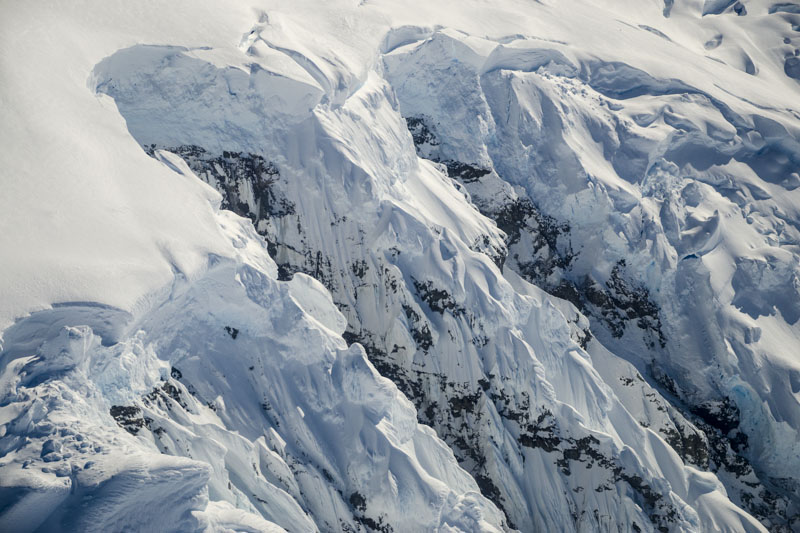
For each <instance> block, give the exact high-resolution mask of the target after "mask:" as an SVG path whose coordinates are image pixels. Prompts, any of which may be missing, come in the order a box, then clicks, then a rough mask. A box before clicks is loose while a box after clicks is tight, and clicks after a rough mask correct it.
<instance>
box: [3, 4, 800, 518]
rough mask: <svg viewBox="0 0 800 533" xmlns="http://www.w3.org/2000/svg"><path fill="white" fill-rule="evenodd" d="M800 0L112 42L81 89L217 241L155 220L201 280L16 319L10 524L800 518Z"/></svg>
mask: <svg viewBox="0 0 800 533" xmlns="http://www.w3.org/2000/svg"><path fill="white" fill-rule="evenodd" d="M796 8H797V6H795V5H793V4H774V3H771V2H763V1H757V0H753V1H751V2H745V1H740V2H719V1H711V0H706V1H705V2H700V1H691V2H688V1H687V2H681V1H680V0H676V2H671V1H670V2H663V3H662V2H655V1H652V2H651V1H647V2H633V1H632V0H631V1H630V2H628V1H626V0H620V1H617V2H613V3H611V5H606V4H605V3H599V2H598V3H595V2H592V1H589V0H587V1H574V2H561V3H555V2H549V1H546V0H543V2H537V3H532V2H531V3H528V2H516V1H513V0H509V1H508V2H499V3H498V5H497V6H491V7H489V6H486V5H485V4H482V3H480V2H475V3H473V2H466V3H461V2H459V3H458V4H453V5H449V4H447V3H444V4H442V5H441V6H435V7H431V6H428V5H427V4H424V3H423V4H420V5H413V6H411V5H409V6H404V7H403V9H400V8H399V7H398V6H396V5H392V4H390V3H389V2H383V1H375V2H364V1H362V2H360V3H358V2H338V1H337V2H331V3H330V5H327V6H321V5H319V3H314V2H305V1H303V2H297V3H296V4H295V5H288V4H287V5H280V4H278V5H274V6H270V7H269V8H263V6H262V9H263V10H261V11H256V10H252V11H249V12H248V13H249V14H250V16H251V17H252V20H251V24H252V26H251V27H240V28H239V29H238V34H236V35H234V34H233V33H231V35H227V34H226V35H225V38H223V39H222V40H220V39H219V38H217V37H214V38H213V39H212V38H211V37H209V42H208V45H207V46H206V45H203V46H195V45H192V46H189V45H188V44H187V43H182V42H176V43H173V44H163V43H167V42H171V40H170V39H168V38H162V40H160V41H153V40H145V39H129V42H127V44H126V45H124V46H122V45H120V46H117V47H116V48H115V50H116V51H114V52H113V53H111V54H110V55H108V56H107V57H105V58H104V59H102V60H101V61H99V62H97V63H96V64H95V65H94V67H93V69H92V70H91V72H90V73H89V72H86V75H87V76H88V80H89V82H88V89H87V88H84V90H86V91H91V93H92V94H93V95H94V96H93V97H94V98H96V99H98V100H101V101H102V102H113V105H108V106H106V107H105V108H104V109H105V111H104V112H105V113H108V114H118V116H121V117H122V118H123V119H124V121H125V125H126V127H127V131H128V132H129V134H130V136H131V137H132V138H133V139H134V140H135V142H130V143H129V145H125V148H124V149H122V148H120V149H119V150H121V151H123V152H125V154H126V155H125V157H126V158H127V157H130V158H134V159H133V160H135V161H136V165H138V166H135V168H136V169H137V171H140V172H148V169H153V168H156V167H158V172H161V173H162V175H161V176H160V177H159V179H162V180H172V181H173V182H174V183H175V184H176V185H175V187H176V188H175V190H181V191H183V193H182V194H185V195H186V198H187V200H186V202H185V203H182V200H181V197H178V198H176V199H175V200H177V201H176V202H175V203H173V204H169V205H171V206H173V207H172V209H175V210H178V211H180V210H183V212H181V213H180V214H179V215H180V217H183V218H182V219H185V220H188V221H195V222H196V224H197V225H198V227H202V228H204V230H203V231H204V232H205V233H207V234H209V235H212V236H213V239H214V242H213V245H212V244H208V245H206V244H203V245H202V246H201V244H200V240H199V237H198V238H197V239H198V240H197V242H198V248H203V246H205V248H203V249H206V251H205V252H202V253H201V254H200V256H202V261H195V262H194V263H193V262H192V261H191V260H189V259H188V257H189V256H190V254H189V252H185V253H184V254H181V253H175V252H172V251H171V250H174V248H173V247H172V245H171V244H169V243H168V242H167V240H168V239H167V238H166V237H164V238H161V237H159V231H160V230H159V228H157V227H154V228H150V229H148V230H147V231H150V233H149V234H148V236H147V238H148V239H152V240H153V242H156V243H158V244H157V246H158V247H159V249H160V250H163V255H164V257H166V258H167V260H168V263H169V265H170V269H171V272H172V274H171V279H170V280H169V281H168V282H167V283H166V284H161V285H160V286H159V287H158V288H157V289H155V290H152V289H148V290H147V291H144V292H142V293H141V294H138V295H136V298H134V299H133V300H132V301H134V302H135V303H133V304H130V305H127V306H125V305H122V304H119V303H118V302H117V301H116V300H114V299H113V298H112V297H111V296H109V297H108V298H105V297H91V296H89V295H88V292H87V296H85V297H83V299H82V300H76V301H69V302H66V303H65V302H64V301H63V299H59V298H58V297H56V296H53V297H52V299H51V300H50V301H49V302H47V305H45V306H40V307H39V308H36V309H34V308H31V307H30V306H28V307H25V305H28V304H24V305H23V304H22V303H20V304H19V306H18V308H14V307H10V308H11V309H14V313H16V314H14V315H13V316H12V318H16V320H15V321H14V322H13V324H11V325H9V326H8V327H7V328H6V329H5V330H4V331H3V332H2V344H0V349H2V352H0V530H1V531H123V530H124V531H134V530H138V531H167V530H169V531H230V530H234V531H284V530H285V531H303V532H306V531H349V532H357V531H380V532H384V533H388V532H395V533H400V532H405V531H409V532H410V531H452V532H455V531H476V532H477V531H487V532H488V531H497V532H500V531H510V530H519V531H522V532H533V531H663V532H667V531H765V530H768V531H778V532H791V531H800V190H799V189H800V107H798V102H800V85H798V81H797V79H798V78H799V77H800V76H798V73H797V70H798V69H797V68H796V67H797V64H798V62H797V57H798V54H799V53H800V52H798V50H797V49H796V48H793V47H794V46H797V43H798V42H800V41H798V39H800V36H798V31H800V10H798V9H796ZM6 9H7V8H6ZM211 12H213V9H212V10H211ZM204 13H205V11H204ZM206 15H208V14H207V13H206ZM198 16H199V15H198ZM192 23H196V24H197V25H198V27H200V26H201V21H200V19H198V20H195V21H193V22H191V21H187V22H186V24H192ZM209 23H210V22H209V21H208V20H205V19H203V20H202V24H209ZM227 23H228V22H227V20H226V21H225V22H224V23H221V24H222V25H223V26H224V25H225V24H227ZM600 28H602V30H600ZM148 35H149V34H148ZM165 35H167V34H165ZM76 39H78V40H80V37H76ZM87 42H88V41H87ZM224 42H228V44H227V45H224V44H221V43H224ZM87 146H88V145H87ZM115 146H116V145H115ZM120 146H122V145H120ZM126 150H127V151H126ZM97 183H98V184H99V183H100V181H97ZM178 187H180V189H178ZM42 194H43V195H45V197H46V196H47V192H46V191H45V192H44V193H42ZM147 197H148V192H147V191H144V192H143V193H142V200H141V203H142V205H144V204H145V203H147V205H154V204H153V200H152V199H146V198H147ZM57 200H58V199H57V198H53V199H51V200H47V198H45V200H44V201H45V202H47V201H52V202H56V201H57ZM137 201H138V200H134V202H133V204H132V205H133V206H132V207H131V206H129V207H127V208H125V209H119V210H118V211H119V212H124V211H126V210H132V211H133V212H134V213H145V212H146V211H144V210H142V211H137V209H139V208H138V207H136V205H135V204H136V202H137ZM142 209H143V208H142ZM80 216H81V213H72V214H69V215H67V216H66V219H65V220H66V222H65V224H69V220H73V219H78V218H79V217H80ZM70 217H71V218H70ZM145 218H146V217H145V216H143V215H138V218H135V220H136V221H137V222H135V224H141V225H142V227H145V226H146V225H147V222H146V221H145V220H144V219H145ZM143 231H145V230H143ZM185 235H192V234H191V233H189V232H187V233H186V234H185ZM186 238H187V239H189V240H191V239H194V238H195V237H186ZM99 253H101V254H102V250H101V251H100V252H99ZM142 257H144V256H142ZM96 260H97V259H96V258H92V257H88V258H86V260H85V261H86V263H87V264H89V263H90V262H91V261H96ZM103 261H111V262H113V261H114V258H113V257H112V258H108V257H106V258H104V259H103ZM142 261H143V262H145V261H146V260H144V259H142ZM30 268H31V269H36V268H37V266H36V264H31V265H30ZM124 279H125V278H122V279H121V280H120V284H121V285H124V284H125V281H124ZM9 294H11V293H10V292H9ZM77 295H78V296H81V295H80V294H77ZM19 317H21V318H19ZM2 318H3V320H5V319H6V317H5V316H3V317H2ZM4 326H5V324H4Z"/></svg>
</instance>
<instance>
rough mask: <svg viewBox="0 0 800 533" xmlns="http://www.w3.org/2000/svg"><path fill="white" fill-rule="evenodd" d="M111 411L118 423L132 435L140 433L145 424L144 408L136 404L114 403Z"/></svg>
mask: <svg viewBox="0 0 800 533" xmlns="http://www.w3.org/2000/svg"><path fill="white" fill-rule="evenodd" d="M110 413H111V416H112V417H114V420H116V421H117V424H118V425H119V426H120V427H121V428H122V429H124V430H125V431H127V432H128V433H130V434H131V435H136V434H137V433H139V430H140V429H142V428H143V427H144V425H145V422H144V418H143V417H142V416H141V415H142V410H141V409H139V408H138V407H136V406H135V405H112V406H111V410H110Z"/></svg>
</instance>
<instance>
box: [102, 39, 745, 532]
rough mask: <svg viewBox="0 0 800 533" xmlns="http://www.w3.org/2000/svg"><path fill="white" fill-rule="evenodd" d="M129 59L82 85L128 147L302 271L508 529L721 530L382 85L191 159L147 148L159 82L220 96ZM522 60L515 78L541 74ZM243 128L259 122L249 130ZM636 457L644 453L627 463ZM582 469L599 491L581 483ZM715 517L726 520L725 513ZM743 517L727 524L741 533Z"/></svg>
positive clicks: (158, 115) (210, 78)
mask: <svg viewBox="0 0 800 533" xmlns="http://www.w3.org/2000/svg"><path fill="white" fill-rule="evenodd" d="M134 50H135V49H134ZM175 52H176V53H178V54H183V53H184V52H183V51H181V50H176V51H175ZM130 53H133V52H132V51H126V52H125V53H124V54H120V55H119V56H112V57H111V58H109V59H107V60H105V61H104V62H103V63H101V64H100V65H99V66H98V69H97V70H96V71H95V76H96V78H97V80H98V88H99V90H101V91H104V92H107V93H108V94H109V95H111V96H113V97H114V98H115V100H116V101H118V102H119V104H118V105H119V106H120V110H121V112H122V113H123V114H124V115H125V116H126V117H128V116H130V117H133V118H131V119H128V125H129V128H130V129H131V133H132V134H133V135H134V137H136V138H137V140H138V141H139V142H140V143H141V144H142V145H144V146H145V147H147V148H148V150H149V151H150V152H151V153H153V154H154V155H155V154H156V153H157V152H156V150H157V149H158V147H160V146H163V143H164V142H167V143H169V144H168V145H167V146H166V147H167V148H171V149H172V150H173V151H174V152H175V153H177V154H180V155H183V156H184V157H185V159H186V161H187V163H188V164H189V166H190V167H191V168H193V169H194V170H195V171H196V172H198V173H199V174H200V175H201V176H202V177H203V179H204V180H205V181H206V182H208V183H210V184H213V185H215V186H216V187H217V188H219V189H220V190H221V191H225V192H227V194H228V198H227V201H228V203H229V204H230V205H231V206H235V207H234V208H235V209H237V210H240V213H241V214H244V215H248V216H250V217H251V218H252V219H253V220H254V222H255V223H256V226H257V227H258V228H259V229H260V230H261V231H262V233H263V234H264V235H265V236H266V238H267V241H268V242H269V243H270V246H271V247H272V249H273V251H274V255H275V257H276V259H277V260H278V262H279V266H280V269H281V271H283V272H285V275H287V276H288V274H290V273H291V272H294V271H301V272H307V273H309V274H312V275H314V276H315V277H317V278H318V279H320V280H321V281H322V282H323V283H324V284H325V285H326V286H327V287H328V288H329V289H331V291H332V292H333V294H334V297H335V298H336V303H337V305H338V306H339V308H340V309H342V310H343V312H344V313H345V316H346V317H347V325H348V327H347V332H346V334H345V337H346V338H348V339H349V340H351V341H359V342H361V343H362V344H363V345H364V346H365V347H366V349H367V353H368V355H369V357H370V358H371V360H372V362H373V363H374V364H375V366H376V368H377V369H378V370H379V371H380V372H382V373H383V374H384V375H386V376H388V377H390V378H392V379H393V380H395V382H396V383H397V384H398V385H399V386H400V387H401V389H402V390H403V392H405V394H406V395H407V396H408V397H409V398H410V399H412V401H414V402H415V403H416V406H417V408H418V409H419V412H420V414H419V416H420V419H421V420H423V421H424V422H426V423H429V424H431V425H432V426H433V427H434V428H435V429H436V430H437V432H438V433H439V434H440V435H441V436H442V437H443V438H444V440H445V441H446V442H448V443H449V444H450V445H451V446H452V447H453V449H454V450H455V452H456V454H457V456H458V457H459V459H460V460H461V463H462V465H464V466H465V467H466V468H467V469H468V470H469V471H470V472H471V473H472V474H473V475H474V476H475V478H476V479H477V480H478V483H479V485H480V487H481V489H482V491H483V492H484V494H486V495H487V496H489V497H490V498H492V499H493V501H495V502H496V503H497V504H498V505H499V506H500V507H501V508H502V509H503V510H504V511H505V513H506V515H507V517H508V519H509V523H510V524H513V526H514V527H518V528H521V529H522V530H530V529H532V528H537V527H546V528H555V527H562V524H564V523H565V521H566V523H569V522H572V523H574V524H575V525H576V527H583V526H580V524H592V526H591V527H593V528H601V529H616V528H621V527H623V525H622V524H623V523H625V522H627V521H630V522H631V523H636V524H641V526H637V527H656V528H669V527H673V526H678V527H681V528H684V529H692V528H696V527H701V525H702V524H704V523H714V522H716V521H718V520H719V518H716V517H712V515H708V514H705V516H699V515H698V514H697V513H698V511H697V510H694V509H692V508H691V507H688V506H687V503H688V502H687V501H686V498H688V497H689V494H690V493H691V494H693V495H695V496H697V494H707V495H708V496H706V497H711V498H714V499H718V497H717V496H712V495H713V494H715V491H717V490H719V485H715V483H717V482H714V483H712V484H711V485H708V483H707V482H705V481H703V482H700V481H699V479H698V478H696V477H695V476H694V474H691V473H690V472H689V471H684V470H683V466H682V464H681V461H680V459H679V458H678V456H677V454H676V453H675V452H674V451H672V450H671V449H670V448H669V446H668V445H667V444H666V443H665V442H664V441H662V440H660V439H659V438H658V437H657V436H655V434H653V433H650V436H649V437H647V436H645V433H648V432H647V431H646V430H644V429H643V428H642V427H641V426H640V424H639V423H638V421H637V420H636V419H634V418H633V417H632V416H630V415H629V414H628V413H627V412H626V411H625V409H624V407H623V406H622V404H621V403H619V401H618V400H617V399H616V398H615V397H614V395H613V394H612V393H610V391H609V390H608V388H607V387H606V386H604V385H603V384H602V379H601V378H600V377H599V376H598V375H597V374H596V373H595V372H594V371H593V370H592V369H591V364H590V363H589V361H588V359H587V358H588V356H587V355H586V354H585V353H584V352H583V351H582V349H581V348H580V347H579V346H578V345H577V344H576V343H575V341H574V340H573V339H572V338H571V332H570V327H569V322H568V321H567V320H566V318H565V316H564V314H562V312H561V311H559V310H558V308H557V307H555V306H554V305H553V303H552V302H551V301H550V300H549V299H548V298H547V297H545V296H544V295H543V294H541V293H539V292H538V291H536V290H534V289H533V288H532V287H530V286H529V285H527V284H526V283H525V282H523V281H522V280H518V281H517V283H518V284H519V287H517V288H515V287H514V286H513V285H511V284H510V283H509V282H508V281H506V280H505V279H504V278H503V277H502V275H501V273H500V272H499V270H498V269H497V266H496V264H495V262H500V261H501V260H502V256H503V255H504V254H505V243H504V235H503V233H501V232H500V231H499V230H498V229H497V228H495V227H493V225H492V224H491V223H490V222H489V221H488V220H487V219H485V218H484V217H482V216H481V215H479V213H478V212H477V211H476V210H475V208H473V207H471V206H470V204H469V203H468V202H467V197H465V196H464V194H463V193H461V192H459V191H458V189H456V188H454V187H453V184H452V182H448V181H447V178H446V176H445V174H443V173H442V169H440V168H437V167H436V166H434V165H432V164H431V163H428V162H424V161H420V160H418V159H417V158H416V156H415V154H414V146H413V144H412V142H411V139H410V138H409V136H408V133H406V132H405V126H406V124H405V121H404V120H403V119H402V118H401V117H400V114H399V113H398V110H397V109H396V107H394V100H393V96H392V95H391V93H390V92H389V90H388V87H387V86H386V84H385V82H382V81H380V80H379V79H378V78H377V77H376V76H370V78H369V79H368V81H367V82H366V83H365V84H364V85H363V86H362V87H361V88H360V89H359V90H358V91H357V92H355V93H353V95H352V96H351V97H350V98H349V99H348V100H347V101H346V102H345V103H344V105H343V106H342V107H341V108H330V109H324V108H320V109H317V110H316V111H315V112H314V115H313V116H312V117H311V118H309V119H308V120H307V121H306V122H304V123H300V124H297V125H294V124H291V123H286V122H280V123H277V124H276V123H271V127H272V128H275V130H276V132H275V133H271V134H270V135H269V136H268V139H270V141H272V143H274V142H275V141H273V139H278V138H282V139H283V141H281V144H279V145H274V144H271V143H269V142H268V143H265V146H264V147H263V148H262V150H261V152H260V154H263V155H256V154H253V153H251V152H247V153H242V152H237V151H233V150H229V151H225V153H224V154H220V155H215V154H214V153H213V152H211V153H209V152H208V151H207V150H205V149H203V148H202V147H193V146H192V145H193V143H195V142H197V141H198V137H197V136H196V135H195V134H191V133H190V134H187V135H186V136H185V137H183V138H181V137H178V138H169V139H166V140H165V139H164V138H163V137H159V136H158V135H163V134H162V133H159V134H158V135H156V136H152V137H151V136H150V135H151V132H152V131H158V132H162V131H164V130H163V129H162V128H160V127H159V126H158V124H159V122H160V121H161V120H166V121H167V122H168V123H170V122H176V121H177V119H176V118H175V116H176V115H177V116H180V115H181V114H183V113H185V111H184V110H183V109H181V108H174V107H172V108H169V109H167V107H166V106H164V105H162V104H161V102H162V99H163V96H162V95H164V94H167V93H169V92H170V91H171V89H170V87H171V84H173V83H176V81H177V82H178V83H184V82H186V83H191V84H192V87H196V86H197V85H198V82H197V79H198V76H199V77H200V78H201V79H202V80H203V81H202V82H201V83H200V84H199V86H200V87H204V88H207V90H209V91H211V92H212V93H214V94H218V91H217V90H216V89H215V88H214V85H215V83H216V82H215V81H214V80H217V79H219V77H218V75H217V74H215V73H211V72H207V68H208V67H207V66H205V65H201V64H198V65H197V68H196V72H195V74H194V75H192V76H187V77H186V78H185V81H183V80H174V79H173V78H172V77H171V76H169V66H168V65H169V63H168V64H167V66H165V65H164V63H163V62H160V61H159V62H153V63H151V64H149V65H141V66H139V65H138V64H137V68H136V69H132V70H131V71H130V73H129V77H130V78H128V77H125V76H123V75H122V73H121V72H120V71H119V69H118V64H119V63H120V62H123V61H125V57H126V55H128V54H130ZM501 55H502V54H501ZM532 58H533V59H525V60H524V62H530V61H532V60H537V61H538V60H539V59H537V56H535V55H534V56H532ZM176 61H178V62H181V61H182V60H180V59H176ZM496 61H497V62H498V64H499V63H500V62H502V61H505V60H503V59H497V60H496ZM526 64H527V63H526ZM490 71H491V70H490ZM112 72H113V75H112V74H111V73H112ZM200 73H205V74H200ZM107 77H108V78H112V79H113V83H111V82H108V83H107V82H106V81H105V80H106V78H107ZM129 79H130V80H141V79H147V80H150V82H149V83H147V84H142V83H140V82H138V81H136V82H135V83H134V82H133V81H129ZM189 90H191V89H188V88H184V87H179V88H176V91H177V92H179V93H181V92H185V91H189ZM203 98H204V97H203V96H201V97H200V98H199V100H200V101H202V100H203ZM230 98H233V99H236V98H237V97H236V95H231V96H230ZM192 105H194V104H192ZM217 105H219V106H221V107H225V103H224V102H220V103H218V104H217ZM165 114H167V116H166V117H165ZM266 114H267V115H269V114H270V112H269V110H267V112H266ZM199 117H202V118H207V119H208V121H207V122H206V121H205V120H203V121H201V122H198V116H195V117H194V118H193V119H192V121H193V122H194V127H197V128H198V129H199V130H200V131H214V130H215V129H217V128H218V125H217V122H218V120H219V119H218V118H216V117H215V116H214V115H208V116H206V115H199ZM357 117H358V118H357ZM364 117H373V119H372V120H373V124H372V126H371V127H370V128H364V127H363V125H362V124H360V123H357V122H355V121H356V119H357V120H358V122H362V121H363V120H364ZM187 118H188V117H187ZM243 123H244V124H260V122H259V120H258V119H256V118H248V119H246V120H244V121H243ZM140 124H144V126H140ZM186 127H187V128H192V125H191V123H189V122H187V126H186ZM175 131H176V132H178V130H177V129H176V130H175ZM245 133H246V134H247V135H249V136H251V138H252V140H248V141H245V142H246V143H248V145H249V146H253V144H254V143H255V142H256V141H255V139H260V138H261V137H260V135H261V132H260V131H259V130H258V129H254V130H253V131H249V132H245ZM176 134H177V135H180V133H176ZM241 146H242V144H241V143H237V144H235V145H234V147H235V148H241ZM294 146H297V147H301V146H302V149H301V150H298V148H292V147H294ZM295 150H297V151H298V152H300V153H296V152H295ZM314 152H317V153H319V154H320V155H321V157H322V161H323V163H324V164H323V166H322V168H324V169H325V170H324V173H323V174H321V173H320V171H319V167H318V166H317V165H318V164H317V163H316V162H315V161H314V160H313V159H308V157H307V156H303V154H304V153H314ZM215 161H218V162H219V163H216V164H215V163H214V162H215ZM223 161H224V163H223ZM264 161H269V163H264ZM256 168H264V169H274V170H269V171H268V172H267V175H268V176H269V178H268V179H269V185H268V189H269V191H270V192H269V195H266V196H265V195H264V194H260V195H256V194H254V191H256V190H257V189H258V186H259V183H263V182H262V181H261V180H262V179H263V176H264V175H265V174H264V172H262V171H257V172H249V171H248V169H256ZM450 170H452V171H459V170H462V169H460V168H459V167H457V166H451V169H450ZM480 178H481V175H480V173H479V172H478V173H476V179H477V180H480ZM248 191H253V192H248ZM309 191H319V193H316V194H312V195H309ZM343 193H346V194H343ZM277 195H280V197H281V198H282V200H281V201H282V202H283V205H287V206H291V209H285V210H283V211H280V212H272V211H270V210H268V211H267V212H265V211H264V210H263V209H262V206H263V205H264V203H265V202H266V201H267V199H268V198H271V197H277ZM445 199H446V200H447V201H446V202H445ZM492 259H495V261H492ZM298 275H299V274H298ZM559 305H561V304H559ZM562 307H563V306H562ZM563 308H564V309H565V312H566V313H567V314H568V315H569V314H574V311H568V310H567V309H568V307H563ZM573 320H576V321H578V320H582V319H579V318H577V317H576V318H573ZM576 411H577V412H578V413H581V415H580V418H577V419H576V418H575V416H574V415H573V414H572V413H574V412H576ZM276 420H280V418H277V419H276ZM652 439H654V440H652ZM642 441H646V442H651V444H650V445H648V447H647V449H646V450H639V452H638V453H637V454H631V453H630V451H629V450H631V449H632V446H633V444H634V443H637V444H638V443H639V442H642ZM626 442H627V443H629V444H626ZM584 465H585V466H584ZM666 465H672V466H670V467H667V466H666ZM592 467H595V468H594V469H592ZM576 469H577V471H578V472H580V474H577V473H575V474H574V472H575V470H576ZM590 469H592V471H594V472H597V476H599V477H597V478H596V479H595V476H594V475H592V476H590V479H591V480H592V481H589V482H588V484H587V479H586V478H585V475H587V473H588V472H589V470H590ZM541 476H547V479H549V480H550V481H549V483H548V484H549V485H550V487H549V488H548V490H547V491H546V492H544V493H542V487H541V485H540V483H538V482H536V481H535V480H537V479H540V478H541ZM667 480H669V481H667ZM698 483H700V485H698ZM589 485H591V487H589V488H590V489H591V492H589V490H587V486H589ZM701 485H702V486H703V487H705V488H703V489H700V486H701ZM584 490H586V491H587V492H588V493H589V494H590V495H591V496H586V495H584V494H582V492H583V491H584ZM698 491H699V493H698ZM709 491H710V492H709ZM565 494H566V495H568V496H567V497H566V498H565V497H564V495H565ZM572 494H578V495H580V499H576V498H575V496H571V495H572ZM697 497H699V496H697ZM587 498H590V500H589V501H590V502H591V503H587ZM701 499H702V498H701ZM588 509H603V510H604V511H603V512H604V515H605V516H608V517H613V518H611V520H609V519H608V518H604V516H603V515H601V514H600V513H599V512H598V513H594V514H590V513H589V512H587V510H588ZM728 509H729V510H727V511H724V512H725V513H730V512H733V514H732V515H730V517H735V516H736V513H737V511H735V510H734V509H735V508H733V507H732V506H730V507H729V508H728ZM743 516H744V515H741V517H740V518H733V520H735V521H736V522H738V523H739V524H740V525H744V524H747V521H746V519H745V521H742V520H743ZM730 517H729V518H726V519H724V520H730V519H731V518H730ZM648 524H649V526H648ZM751 526H752V524H751ZM753 527H754V526H753Z"/></svg>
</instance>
